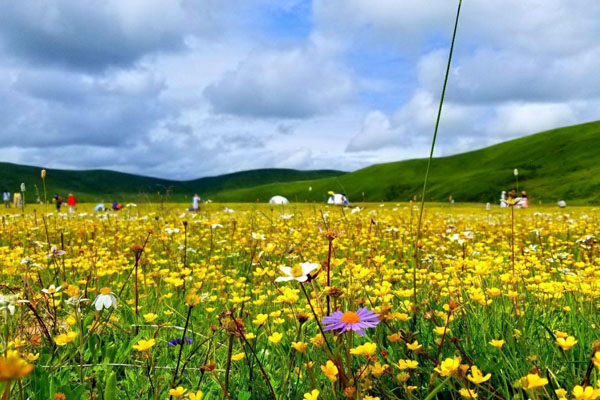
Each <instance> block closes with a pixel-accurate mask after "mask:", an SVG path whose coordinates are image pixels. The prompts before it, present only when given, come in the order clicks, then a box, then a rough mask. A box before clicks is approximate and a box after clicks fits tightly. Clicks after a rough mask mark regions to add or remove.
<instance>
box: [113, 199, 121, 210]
mask: <svg viewBox="0 0 600 400" xmlns="http://www.w3.org/2000/svg"><path fill="white" fill-rule="evenodd" d="M121 208H123V204H120V203H119V202H118V201H116V200H115V201H113V202H112V209H113V211H119V210H120V209H121Z"/></svg>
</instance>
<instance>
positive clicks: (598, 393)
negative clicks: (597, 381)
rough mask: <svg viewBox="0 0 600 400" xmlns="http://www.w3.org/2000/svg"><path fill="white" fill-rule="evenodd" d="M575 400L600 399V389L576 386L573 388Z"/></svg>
mask: <svg viewBox="0 0 600 400" xmlns="http://www.w3.org/2000/svg"><path fill="white" fill-rule="evenodd" d="M573 396H575V400H595V399H597V398H598V397H600V389H594V388H593V387H592V386H586V387H582V386H579V385H577V386H575V387H574V388H573Z"/></svg>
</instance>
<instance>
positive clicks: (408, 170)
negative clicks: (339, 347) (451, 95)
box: [215, 121, 600, 203]
mask: <svg viewBox="0 0 600 400" xmlns="http://www.w3.org/2000/svg"><path fill="white" fill-rule="evenodd" d="M442 134H443V132H442ZM426 163H427V161H426V159H416V160H407V161H400V162H393V163H386V164H378V165H373V166H370V167H367V168H364V169H360V170H358V171H355V172H352V173H348V174H344V175H339V176H336V177H329V178H324V179H317V180H312V181H303V182H287V183H271V184H267V185H261V186H256V187H251V188H245V189H237V190H230V191H225V192H222V193H219V194H218V195H217V196H215V199H216V200H219V201H255V200H256V199H260V201H265V200H267V199H268V198H269V197H270V196H272V195H274V194H280V195H283V196H286V197H288V198H289V199H290V200H292V201H324V200H325V199H326V197H327V192H328V191H329V190H333V191H336V192H345V193H346V194H347V195H348V198H349V199H350V200H353V201H361V200H362V199H363V193H364V199H365V200H367V201H397V200H402V201H406V200H409V199H411V198H413V196H414V195H419V194H420V193H421V190H422V187H423V178H424V175H425V168H426ZM514 168H518V169H519V189H521V190H527V192H528V196H529V198H530V202H537V201H539V200H543V201H544V202H555V201H557V200H558V199H566V200H567V201H571V200H576V201H577V202H579V203H597V202H599V201H600V121H597V122H589V123H586V124H581V125H575V126H569V127H564V128H559V129H554V130H550V131H546V132H541V133H537V134H534V135H530V136H526V137H522V138H519V139H515V140H510V141H507V142H504V143H500V144H497V145H494V146H490V147H486V148H484V149H480V150H476V151H471V152H468V153H463V154H458V155H454V156H449V157H439V158H435V159H434V160H433V161H432V166H431V171H430V183H429V189H428V193H427V200H432V201H436V200H437V201H447V200H448V196H450V195H452V196H453V197H454V198H455V199H456V201H459V202H461V201H476V202H486V201H490V202H497V201H498V199H499V197H500V191H501V190H506V189H510V188H513V187H515V177H514V175H513V169H514ZM309 187H311V188H312V191H309Z"/></svg>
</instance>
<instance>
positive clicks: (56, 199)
mask: <svg viewBox="0 0 600 400" xmlns="http://www.w3.org/2000/svg"><path fill="white" fill-rule="evenodd" d="M53 199H54V202H55V203H56V212H60V206H62V203H63V198H62V196H61V195H60V194H58V193H57V194H55V195H54V197H53Z"/></svg>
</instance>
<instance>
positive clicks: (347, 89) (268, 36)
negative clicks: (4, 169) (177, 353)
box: [0, 0, 600, 179]
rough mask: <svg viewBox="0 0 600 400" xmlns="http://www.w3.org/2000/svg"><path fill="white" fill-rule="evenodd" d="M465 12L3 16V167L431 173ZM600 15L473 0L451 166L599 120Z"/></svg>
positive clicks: (248, 10)
mask: <svg viewBox="0 0 600 400" xmlns="http://www.w3.org/2000/svg"><path fill="white" fill-rule="evenodd" d="M456 6H457V2H456V1H451V0H424V1H404V0H400V1H399V0H313V1H304V0H144V1H139V0H103V1H101V2H98V1H92V0H77V1H72V0H30V1H27V2H16V1H13V0H0V161H7V162H14V163H21V164H28V165H38V166H44V167H51V168H67V169H97V168H102V169H112V170H117V171H124V172H131V173H136V174H143V175H149V176H157V177H163V178H171V179H193V178H198V177H202V176H214V175H218V174H222V173H228V172H234V171H240V170H247V169H256V168H275V167H277V168H296V169H304V170H307V169H340V170H345V171H352V170H356V169H358V168H362V167H365V166H368V165H371V164H374V163H382V162H388V161H397V160H402V159H409V158H420V157H425V156H427V155H428V153H429V145H430V141H431V137H432V134H433V125H434V121H435V116H436V111H437V105H438V102H439V97H440V93H441V87H442V81H443V75H444V71H445V66H446V61H447V57H448V51H449V45H450V39H451V33H452V28H453V24H454V18H455V14H456ZM599 15H600V2H598V1H597V0H578V1H575V2H574V1H568V0H503V1H497V0H464V1H463V5H462V10H461V19H460V22H459V27H458V33H457V38H456V46H455V53H454V58H453V63H452V67H451V71H450V76H449V82H448V89H447V93H446V101H445V103H444V109H443V113H442V118H441V123H440V129H439V134H438V143H437V148H436V152H435V154H436V155H449V154H455V153H459V152H464V151H467V150H471V149H476V148H481V147H485V146H487V145H490V144H493V143H498V142H502V141H505V140H509V139H512V138H516V137H519V136H523V135H527V134H531V133H535V132H538V131H542V130H546V129H551V128H555V127H559V126H566V125H572V124H576V123H582V122H586V121H591V120H595V119H598V118H599V116H600V114H599V113H598V110H599V109H600V73H599V71H600V41H599V40H598V38H600V18H598V16H599Z"/></svg>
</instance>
